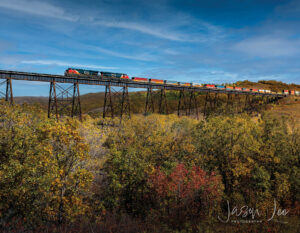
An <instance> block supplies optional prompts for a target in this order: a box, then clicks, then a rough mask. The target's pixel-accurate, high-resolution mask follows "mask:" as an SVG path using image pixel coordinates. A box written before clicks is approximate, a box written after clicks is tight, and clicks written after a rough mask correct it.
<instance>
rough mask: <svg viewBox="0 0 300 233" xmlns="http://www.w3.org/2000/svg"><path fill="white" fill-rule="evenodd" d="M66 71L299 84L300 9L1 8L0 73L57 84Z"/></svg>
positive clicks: (10, 0)
mask: <svg viewBox="0 0 300 233" xmlns="http://www.w3.org/2000/svg"><path fill="white" fill-rule="evenodd" d="M67 67H80V68H88V69H93V70H104V71H113V72H122V73H128V74H129V75H130V76H143V77H149V78H150V77H152V78H159V79H168V80H178V81H187V82H204V83H222V82H235V81H237V80H245V79H248V80H251V81H257V80H261V79H267V80H270V79H273V80H280V81H285V82H288V83H291V82H293V83H298V84H300V0H291V1H289V0H252V1H251V0H243V1H241V0H219V1H216V0H210V1H201V0H198V1H196V0H185V1H182V0H151V1H149V0H127V1H120V0H86V1H79V0H60V1H59V0H0V69H7V70H19V71H28V72H42V73H51V74H63V72H64V70H65V69H66V68H67ZM13 88H14V93H15V95H19V96H20V95H35V96H39V95H45V96H47V95H48V91H49V90H48V89H49V85H48V84H44V83H32V82H25V81H24V82H23V81H19V82H16V81H14V84H13ZM101 90H102V89H100V88H99V87H86V86H85V87H83V88H81V93H87V92H96V91H101Z"/></svg>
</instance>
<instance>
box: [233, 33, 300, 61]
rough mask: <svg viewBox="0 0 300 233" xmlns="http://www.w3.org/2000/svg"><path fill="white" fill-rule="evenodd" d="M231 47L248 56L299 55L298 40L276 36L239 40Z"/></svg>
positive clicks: (299, 42) (299, 41)
mask: <svg viewBox="0 0 300 233" xmlns="http://www.w3.org/2000/svg"><path fill="white" fill-rule="evenodd" d="M233 49H234V50H236V51H239V52H243V53H245V54H248V55H250V56H257V57H263V58H272V57H289V56H295V55H300V40H289V39H285V38H280V37H278V36H261V37H254V38H251V39H247V40H244V41H241V42H239V43H237V44H236V45H234V46H233Z"/></svg>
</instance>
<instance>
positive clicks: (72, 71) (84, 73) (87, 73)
mask: <svg viewBox="0 0 300 233" xmlns="http://www.w3.org/2000/svg"><path fill="white" fill-rule="evenodd" d="M65 76H69V77H70V76H71V77H74V76H80V77H95V78H99V77H100V78H111V79H128V80H129V79H130V78H129V76H128V75H127V74H123V73H112V72H103V71H94V70H85V69H77V68H68V69H67V70H66V71H65ZM131 80H132V81H134V82H139V83H156V84H166V85H174V86H185V87H201V88H209V89H218V90H227V91H241V92H254V93H266V94H283V95H285V96H288V95H296V96H300V91H291V90H283V91H282V92H272V91H270V90H264V89H248V88H242V87H236V86H235V87H234V86H223V85H214V84H201V83H185V82H177V81H170V80H162V79H153V78H151V79H148V78H142V77H132V78H131Z"/></svg>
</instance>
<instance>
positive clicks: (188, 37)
mask: <svg viewBox="0 0 300 233" xmlns="http://www.w3.org/2000/svg"><path fill="white" fill-rule="evenodd" d="M90 20H91V21H92V22H93V25H100V26H104V27H110V28H119V29H127V30H132V31H136V32H140V33H143V34H147V35H151V36H154V37H157V38H160V39H166V40H171V41H179V42H208V41H214V40H217V39H219V38H220V37H224V35H223V34H224V32H223V29H222V28H221V27H218V26H215V25H212V24H209V23H207V22H204V21H200V20H198V19H194V18H192V17H188V16H178V17H177V18H175V19H174V17H173V19H171V18H170V19H169V20H166V19H161V22H160V23H159V24H157V23H155V24H154V23H152V24H149V23H148V22H142V21H140V22H138V23H137V22H130V21H123V19H119V20H113V19H110V16H109V15H108V16H107V17H106V19H105V20H99V19H93V18H90ZM178 28H181V30H182V28H185V29H187V30H191V33H184V32H178V30H176V29H178Z"/></svg>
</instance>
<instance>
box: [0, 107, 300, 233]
mask: <svg viewBox="0 0 300 233" xmlns="http://www.w3.org/2000/svg"><path fill="white" fill-rule="evenodd" d="M108 121H110V119H105V120H104V119H99V118H91V117H89V116H84V117H83V122H79V121H78V120H76V119H71V118H68V117H64V118H61V119H60V120H59V121H56V120H55V119H48V118H47V115H46V114H45V113H44V112H43V111H42V110H39V108H35V107H30V106H14V107H11V106H8V105H5V104H3V105H2V106H1V108H0V154H1V156H0V231H1V232H5V233H8V232H76V233H77V232H266V231H269V232H281V231H282V232H297V231H298V230H299V227H297V225H296V226H295V227H289V226H288V225H284V226H282V225H280V224H278V222H264V223H263V224H261V225H259V224H258V225H234V224H231V225H222V224H221V223H220V222H219V221H218V218H217V216H219V215H222V216H223V215H224V213H226V211H227V209H226V202H227V200H228V201H229V202H230V203H231V204H232V205H237V206H243V205H248V206H251V207H253V208H257V209H259V210H260V213H261V217H262V218H263V217H264V216H266V215H268V211H270V210H272V208H273V203H274V199H276V202H277V204H278V207H279V208H286V209H289V210H290V212H289V216H288V219H287V220H288V221H291V222H293V221H294V220H293V218H297V217H298V216H299V201H300V196H299V194H300V176H299V175H300V168H299V155H300V129H299V125H297V123H295V121H293V120H291V119H290V118H288V117H284V116H283V117H282V116H277V115H274V114H272V113H270V112H265V113H263V114H262V115H261V116H259V117H256V118H253V117H252V118H251V117H250V116H247V115H235V116H226V115H225V116H218V117H209V118H208V119H206V120H199V121H198V120H195V119H192V118H187V117H181V118H178V117H177V116H175V115H156V114H153V115H149V116H147V117H145V116H138V115H135V116H132V118H131V119H124V120H123V121H122V122H121V124H120V125H117V124H119V120H118V119H117V120H114V123H116V125H113V126H112V125H108V126H106V124H105V123H107V122H108ZM278 220H282V219H278ZM283 220H284V221H285V220H286V219H283ZM291 226H293V224H291Z"/></svg>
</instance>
